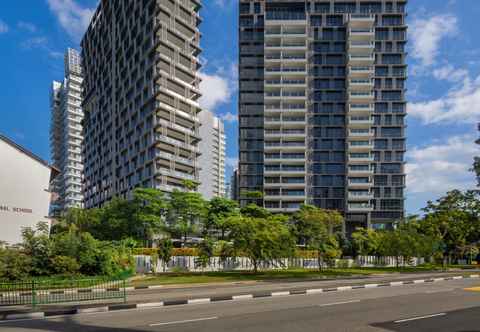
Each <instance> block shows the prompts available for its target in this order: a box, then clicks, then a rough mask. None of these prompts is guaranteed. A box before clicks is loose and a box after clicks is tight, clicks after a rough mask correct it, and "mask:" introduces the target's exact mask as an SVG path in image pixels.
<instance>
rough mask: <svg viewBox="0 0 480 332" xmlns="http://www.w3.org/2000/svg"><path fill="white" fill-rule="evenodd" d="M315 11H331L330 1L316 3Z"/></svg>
mask: <svg viewBox="0 0 480 332" xmlns="http://www.w3.org/2000/svg"><path fill="white" fill-rule="evenodd" d="M315 12H316V13H330V3H328V2H320V3H318V2H317V3H315Z"/></svg>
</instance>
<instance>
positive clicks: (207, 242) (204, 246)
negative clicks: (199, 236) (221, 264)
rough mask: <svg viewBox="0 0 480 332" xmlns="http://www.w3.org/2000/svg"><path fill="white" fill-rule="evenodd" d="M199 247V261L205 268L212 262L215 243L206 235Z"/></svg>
mask: <svg viewBox="0 0 480 332" xmlns="http://www.w3.org/2000/svg"><path fill="white" fill-rule="evenodd" d="M197 248H198V258H197V259H198V262H199V263H200V266H201V267H202V269H205V268H206V267H207V266H208V264H209V263H210V259H211V258H212V257H213V249H214V243H213V241H212V240H211V239H210V238H208V237H206V238H204V239H203V241H202V242H200V243H199V245H198V246H197Z"/></svg>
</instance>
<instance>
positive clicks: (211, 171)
mask: <svg viewBox="0 0 480 332" xmlns="http://www.w3.org/2000/svg"><path fill="white" fill-rule="evenodd" d="M199 118H200V123H201V124H202V125H201V126H200V138H201V141H200V145H199V147H200V151H201V155H200V157H199V158H198V163H199V165H200V172H199V174H200V186H199V187H198V191H199V192H200V193H201V194H202V195H203V197H204V198H205V199H212V198H213V197H224V196H225V190H226V189H225V129H224V124H223V121H222V120H220V119H219V118H218V117H216V116H215V115H214V114H213V113H212V112H210V111H206V110H203V111H202V112H200V114H199Z"/></svg>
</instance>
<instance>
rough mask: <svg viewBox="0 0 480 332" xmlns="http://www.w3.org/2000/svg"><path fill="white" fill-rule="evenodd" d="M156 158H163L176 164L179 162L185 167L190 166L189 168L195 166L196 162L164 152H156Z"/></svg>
mask: <svg viewBox="0 0 480 332" xmlns="http://www.w3.org/2000/svg"><path fill="white" fill-rule="evenodd" d="M155 156H156V157H158V158H163V159H166V160H169V161H170V160H173V161H175V162H178V163H181V164H184V165H188V166H192V167H193V166H195V162H194V161H193V160H191V159H187V158H183V157H180V156H176V155H174V154H171V153H167V152H163V151H156V152H155Z"/></svg>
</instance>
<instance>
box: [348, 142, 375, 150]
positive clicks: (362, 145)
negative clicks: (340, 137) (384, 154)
mask: <svg viewBox="0 0 480 332" xmlns="http://www.w3.org/2000/svg"><path fill="white" fill-rule="evenodd" d="M372 149H373V144H372V142H370V141H351V142H349V144H348V150H349V151H371V150H372Z"/></svg>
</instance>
